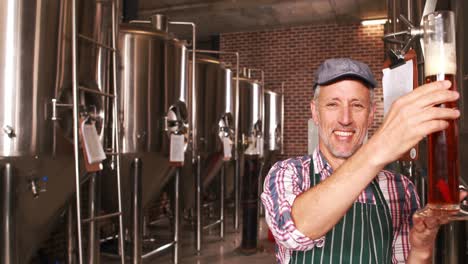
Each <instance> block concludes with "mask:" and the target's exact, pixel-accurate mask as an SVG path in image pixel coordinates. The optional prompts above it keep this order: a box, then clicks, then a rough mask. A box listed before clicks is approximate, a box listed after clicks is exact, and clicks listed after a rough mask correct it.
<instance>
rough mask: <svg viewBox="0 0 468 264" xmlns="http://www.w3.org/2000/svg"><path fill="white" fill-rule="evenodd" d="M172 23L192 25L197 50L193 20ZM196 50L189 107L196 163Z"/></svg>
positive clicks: (193, 60)
mask: <svg viewBox="0 0 468 264" xmlns="http://www.w3.org/2000/svg"><path fill="white" fill-rule="evenodd" d="M169 24H170V25H186V26H187V25H188V26H191V27H192V49H193V50H197V26H196V25H195V23H193V22H179V21H171V22H169ZM195 68H196V52H192V91H191V96H189V108H191V109H192V118H191V120H190V122H191V124H189V127H191V129H192V163H195V160H194V159H195V157H196V155H197V151H198V146H197V141H196V140H195V139H196V138H197V127H196V121H197V120H196V115H197V99H196V93H197V89H196V81H195V78H196V69H195Z"/></svg>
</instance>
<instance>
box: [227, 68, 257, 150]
mask: <svg viewBox="0 0 468 264" xmlns="http://www.w3.org/2000/svg"><path fill="white" fill-rule="evenodd" d="M234 79H235V78H234ZM263 100H264V95H263V87H262V85H261V83H260V82H259V81H257V80H254V79H250V78H248V77H247V76H246V77H240V78H239V121H238V122H239V124H238V138H239V141H240V142H238V148H239V154H241V153H243V154H247V155H260V156H261V155H262V154H263V153H262V152H263V139H264V134H263V128H264V124H263V122H264V120H263V112H264V103H263Z"/></svg>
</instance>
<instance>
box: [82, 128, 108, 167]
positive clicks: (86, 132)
mask: <svg viewBox="0 0 468 264" xmlns="http://www.w3.org/2000/svg"><path fill="white" fill-rule="evenodd" d="M81 133H82V135H83V141H84V145H85V150H86V158H87V159H88V162H89V164H93V163H97V162H101V161H103V160H105V159H106V154H105V153H104V149H103V147H102V145H101V142H100V140H99V135H98V134H97V131H96V127H95V126H94V124H86V123H85V122H83V124H82V126H81Z"/></svg>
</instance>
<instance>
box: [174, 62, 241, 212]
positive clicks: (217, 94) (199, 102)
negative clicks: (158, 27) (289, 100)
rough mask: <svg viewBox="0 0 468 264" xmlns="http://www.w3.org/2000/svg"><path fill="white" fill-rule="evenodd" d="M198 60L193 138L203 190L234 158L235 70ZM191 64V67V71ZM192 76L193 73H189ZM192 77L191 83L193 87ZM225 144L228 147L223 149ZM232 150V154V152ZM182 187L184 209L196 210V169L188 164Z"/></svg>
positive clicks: (221, 64) (219, 63) (218, 63)
mask: <svg viewBox="0 0 468 264" xmlns="http://www.w3.org/2000/svg"><path fill="white" fill-rule="evenodd" d="M196 56H197V59H196V79H195V82H196V85H195V86H196V91H195V93H194V96H195V100H194V101H195V102H196V111H195V113H193V114H194V115H195V125H194V129H196V131H197V132H196V137H195V138H194V141H195V144H194V145H193V146H194V152H193V153H195V155H197V156H200V161H201V175H202V176H203V177H202V179H201V180H202V182H203V187H207V186H208V185H209V183H210V182H211V181H212V180H213V178H214V177H215V176H216V175H217V174H218V173H219V172H220V170H221V167H222V164H223V161H224V160H229V159H230V157H233V153H232V145H233V144H234V137H235V124H234V123H235V120H234V114H235V94H234V93H235V84H233V82H232V78H233V77H232V70H231V69H230V68H229V67H228V66H226V65H225V64H224V63H222V62H221V61H220V60H218V59H216V58H213V57H209V56H206V55H201V54H197V55H196ZM191 65H192V64H191V63H189V68H190V69H191ZM189 73H191V71H189ZM191 77H192V76H191V74H189V78H190V79H189V84H191V83H192V82H191V80H192V79H191ZM224 144H229V147H228V148H227V149H226V153H225V150H224V147H225V146H224ZM229 148H231V152H229V151H228V150H229ZM228 152H229V153H230V155H229V154H227V153H228ZM185 167H186V169H185V170H184V174H187V176H186V177H184V179H185V180H184V182H183V183H182V186H183V190H184V192H183V194H182V196H183V200H184V207H185V209H187V208H191V207H193V203H194V200H193V197H194V191H195V188H194V187H195V183H194V182H193V180H194V178H193V177H192V176H191V175H192V174H193V173H194V171H195V168H194V167H192V164H190V163H188V162H187V163H186V164H185Z"/></svg>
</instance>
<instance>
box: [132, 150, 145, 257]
mask: <svg viewBox="0 0 468 264" xmlns="http://www.w3.org/2000/svg"><path fill="white" fill-rule="evenodd" d="M141 168H142V164H141V160H140V159H139V158H135V159H134V160H133V162H132V168H131V170H132V171H131V175H132V179H133V191H132V227H133V230H132V236H133V237H132V238H133V252H132V253H133V264H140V263H141V262H142V258H141V256H142V239H141V233H142V231H143V230H142V229H143V228H142V226H143V216H142V213H141V212H142V193H141V189H142V180H141V174H142V173H141Z"/></svg>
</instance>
